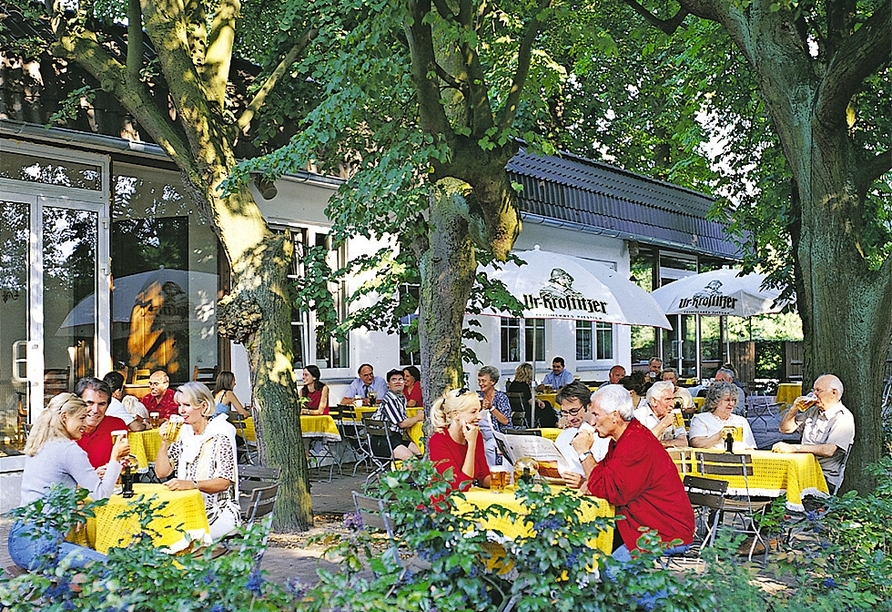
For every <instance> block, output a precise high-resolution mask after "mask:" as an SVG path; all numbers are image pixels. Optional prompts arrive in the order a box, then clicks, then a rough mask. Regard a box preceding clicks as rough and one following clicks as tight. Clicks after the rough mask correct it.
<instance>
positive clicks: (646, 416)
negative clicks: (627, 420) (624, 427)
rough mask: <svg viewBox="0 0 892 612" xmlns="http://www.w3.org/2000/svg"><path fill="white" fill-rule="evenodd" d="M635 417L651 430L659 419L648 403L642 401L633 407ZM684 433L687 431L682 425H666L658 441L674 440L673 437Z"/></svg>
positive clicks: (657, 423)
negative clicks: (636, 406)
mask: <svg viewBox="0 0 892 612" xmlns="http://www.w3.org/2000/svg"><path fill="white" fill-rule="evenodd" d="M635 418H636V419H638V421H639V422H640V423H641V424H642V425H644V426H645V427H647V428H648V429H649V430H651V431H653V430H654V427H656V426H657V425H659V423H660V419H659V418H657V415H655V414H654V411H653V410H651V409H650V404H647V403H643V404H641V405H639V406H638V408H636V409H635ZM685 435H687V431H685V428H684V427H667V428H666V430H665V431H663V435H661V436H660V441H661V442H662V441H664V440H674V439H675V438H678V437H680V436H685Z"/></svg>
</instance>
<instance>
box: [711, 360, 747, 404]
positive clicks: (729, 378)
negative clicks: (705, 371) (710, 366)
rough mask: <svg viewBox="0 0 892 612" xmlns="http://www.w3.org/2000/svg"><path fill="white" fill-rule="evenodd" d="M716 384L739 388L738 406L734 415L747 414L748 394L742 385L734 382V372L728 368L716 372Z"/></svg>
mask: <svg viewBox="0 0 892 612" xmlns="http://www.w3.org/2000/svg"><path fill="white" fill-rule="evenodd" d="M715 382H729V383H731V384H733V385H734V386H735V387H737V405H736V406H735V407H734V414H746V394H745V393H744V392H743V389H742V388H741V386H740V384H739V383H738V382H737V381H736V380H734V370H731V369H729V368H726V367H722V368H719V369H718V370H716V372H715Z"/></svg>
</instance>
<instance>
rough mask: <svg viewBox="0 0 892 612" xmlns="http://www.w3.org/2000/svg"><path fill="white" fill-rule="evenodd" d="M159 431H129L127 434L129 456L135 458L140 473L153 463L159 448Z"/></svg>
mask: <svg viewBox="0 0 892 612" xmlns="http://www.w3.org/2000/svg"><path fill="white" fill-rule="evenodd" d="M160 432H161V430H160V429H146V430H144V431H131V432H129V433H128V434H127V439H128V440H129V441H130V454H131V455H133V456H134V457H136V463H137V465H138V466H139V468H138V470H139V471H140V472H143V473H144V472H146V471H148V469H149V464H150V463H155V457H157V456H158V449H160V448H161V433H160Z"/></svg>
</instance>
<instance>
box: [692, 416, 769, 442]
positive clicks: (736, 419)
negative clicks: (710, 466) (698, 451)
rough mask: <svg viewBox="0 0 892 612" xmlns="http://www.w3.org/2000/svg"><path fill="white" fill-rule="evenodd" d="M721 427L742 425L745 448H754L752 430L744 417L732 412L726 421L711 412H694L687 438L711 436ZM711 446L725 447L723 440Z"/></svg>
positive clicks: (754, 440)
mask: <svg viewBox="0 0 892 612" xmlns="http://www.w3.org/2000/svg"><path fill="white" fill-rule="evenodd" d="M722 427H742V428H743V445H744V446H745V447H746V448H756V439H755V438H754V437H753V430H752V429H750V424H749V423H748V422H747V420H746V419H745V418H743V417H742V416H740V415H739V414H732V415H731V416H730V417H729V418H728V420H727V421H723V420H721V419H720V418H718V417H717V416H716V415H715V413H713V412H701V413H700V414H695V415H694V418H692V419H691V431H690V432H689V433H688V439H690V440H693V439H694V438H699V437H701V436H711V435H713V434H715V433H717V432H719V431H721V430H722ZM712 448H725V442H724V440H719V441H718V443H717V444H714V445H713V446H712Z"/></svg>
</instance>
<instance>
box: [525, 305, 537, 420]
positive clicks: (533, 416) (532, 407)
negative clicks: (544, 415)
mask: <svg viewBox="0 0 892 612" xmlns="http://www.w3.org/2000/svg"><path fill="white" fill-rule="evenodd" d="M523 326H524V331H526V326H527V323H526V319H524V322H523ZM532 387H533V392H532V396H533V403H532V404H530V423H529V425H530V427H535V426H536V319H533V385H532Z"/></svg>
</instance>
